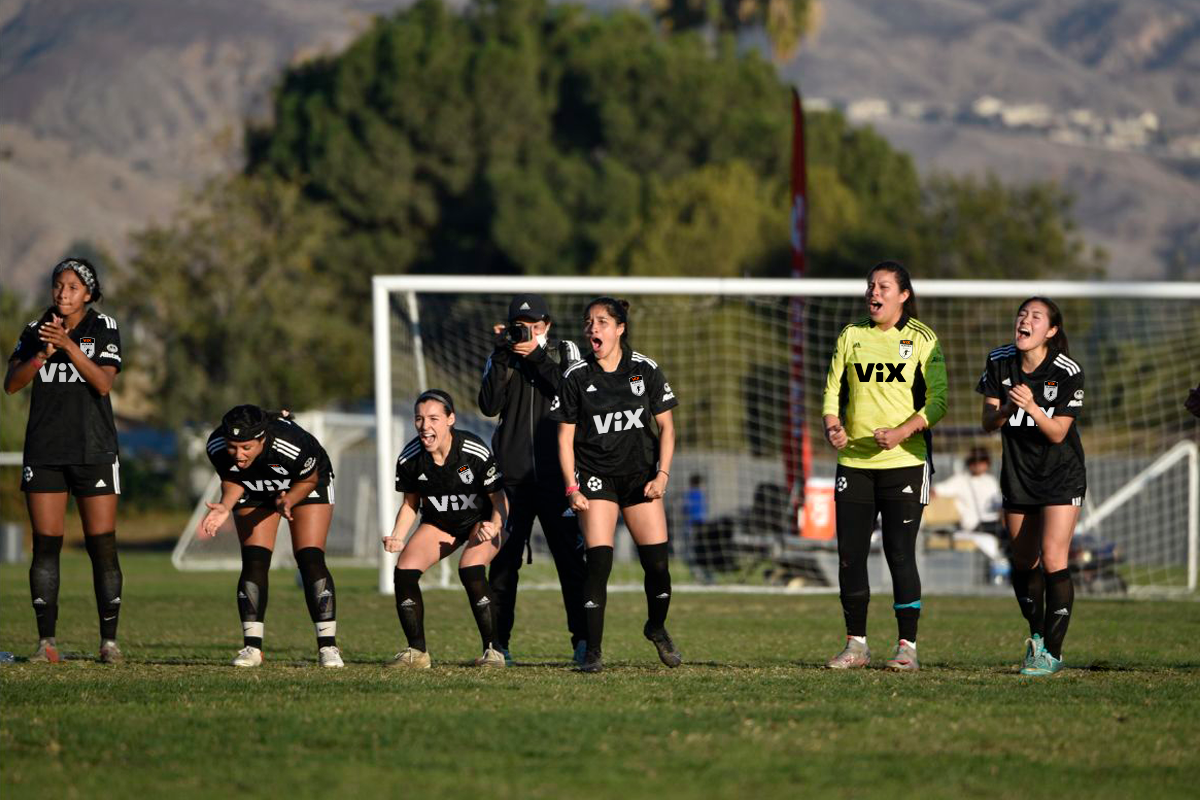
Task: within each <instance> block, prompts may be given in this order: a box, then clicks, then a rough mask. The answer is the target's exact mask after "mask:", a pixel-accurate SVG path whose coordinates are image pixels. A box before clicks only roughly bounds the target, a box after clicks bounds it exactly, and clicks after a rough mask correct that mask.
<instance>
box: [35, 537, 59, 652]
mask: <svg viewBox="0 0 1200 800" xmlns="http://www.w3.org/2000/svg"><path fill="white" fill-rule="evenodd" d="M62 546H63V537H61V536H47V535H46V534H44V533H35V534H33V562H32V563H31V564H30V565H29V597H30V599H31V600H32V601H33V616H34V617H35V618H36V619H37V629H38V638H39V639H52V638H54V626H55V625H56V624H57V623H58V559H59V554H60V553H62Z"/></svg>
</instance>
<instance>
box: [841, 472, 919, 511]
mask: <svg viewBox="0 0 1200 800" xmlns="http://www.w3.org/2000/svg"><path fill="white" fill-rule="evenodd" d="M833 497H834V500H835V501H836V502H839V503H878V502H881V501H882V502H886V501H892V502H897V501H901V502H902V501H910V502H914V503H920V504H921V505H928V504H929V464H928V463H926V464H923V465H921V466H915V467H892V468H891V469H863V468H861V467H845V466H842V465H841V464H838V468H837V478H836V480H835V482H834V492H833Z"/></svg>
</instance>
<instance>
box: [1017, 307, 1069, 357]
mask: <svg viewBox="0 0 1200 800" xmlns="http://www.w3.org/2000/svg"><path fill="white" fill-rule="evenodd" d="M1030 303H1041V304H1042V305H1044V306H1045V307H1046V310H1047V311H1049V312H1050V327H1051V328H1058V332H1057V333H1055V334H1054V335H1053V336H1051V337H1050V340H1049V341H1050V346H1051V347H1052V348H1054V349H1055V350H1057V351H1058V352H1060V353H1062V354H1063V355H1064V356H1069V355H1071V351H1070V347H1069V345H1068V344H1067V327H1066V325H1064V324H1063V313H1062V309H1060V308H1059V307H1058V303H1055V302H1054V301H1053V300H1051V299H1050V298H1049V297H1042V296H1041V295H1034V296H1033V297H1030V298H1028V299H1026V300H1025V302H1024V303H1021V305H1020V306H1018V307H1017V313H1018V314H1020V313H1021V310H1022V309H1024V308H1025V306H1027V305H1029V304H1030Z"/></svg>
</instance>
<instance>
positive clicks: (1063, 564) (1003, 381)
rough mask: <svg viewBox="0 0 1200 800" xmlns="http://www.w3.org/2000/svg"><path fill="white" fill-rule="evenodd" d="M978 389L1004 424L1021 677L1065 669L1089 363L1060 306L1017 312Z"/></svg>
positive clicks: (987, 420) (1003, 478) (1004, 488)
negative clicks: (1073, 348)
mask: <svg viewBox="0 0 1200 800" xmlns="http://www.w3.org/2000/svg"><path fill="white" fill-rule="evenodd" d="M978 391H979V393H980V394H982V395H983V398H984V403H983V429H984V430H985V431H989V432H990V431H995V430H1000V431H1001V437H1000V438H1001V442H1002V443H1003V445H1004V462H1003V465H1002V467H1001V472H1000V491H1001V494H1002V495H1003V497H1004V523H1005V527H1007V528H1008V532H1009V535H1010V536H1011V537H1012V561H1013V570H1012V583H1013V591H1014V592H1015V593H1016V595H1017V602H1018V603H1020V605H1021V613H1022V614H1023V615H1024V616H1025V619H1026V620H1028V622H1029V638H1028V639H1027V640H1026V642H1025V663H1024V666H1023V667H1022V668H1021V674H1022V675H1034V676H1041V675H1053V674H1054V673H1056V672H1058V671H1059V670H1061V669H1062V665H1063V662H1062V645H1063V638H1064V637H1065V636H1066V635H1067V625H1068V624H1069V623H1070V622H1071V610H1072V604H1073V602H1074V599H1075V588H1074V586H1073V585H1072V583H1071V571H1070V570H1069V569H1068V566H1067V553H1068V550H1069V549H1070V546H1071V536H1072V535H1073V534H1074V532H1075V523H1076V521H1077V520H1078V519H1079V509H1080V507H1081V506H1082V505H1083V497H1084V494H1085V493H1086V491H1087V471H1086V469H1085V468H1084V459H1083V444H1082V442H1080V440H1079V429H1078V426H1077V425H1075V424H1074V423H1075V420H1076V419H1078V417H1079V415H1080V413H1081V412H1082V411H1083V369H1082V368H1081V367H1080V366H1079V363H1078V362H1076V361H1074V360H1073V359H1072V358H1071V357H1070V355H1069V354H1068V349H1067V332H1066V329H1065V328H1064V327H1063V316H1062V312H1061V311H1060V310H1059V308H1058V306H1057V305H1055V304H1054V303H1053V302H1052V301H1050V300H1048V299H1046V298H1044V297H1031V298H1029V299H1028V300H1026V301H1025V302H1024V303H1022V304H1021V306H1020V308H1019V309H1017V320H1016V325H1015V333H1014V341H1013V343H1012V344H1008V345H1004V346H1003V347H999V348H997V349H995V350H993V351H992V352H991V353H990V354H989V355H988V361H987V364H986V366H985V368H984V372H983V377H982V378H980V380H979V386H978Z"/></svg>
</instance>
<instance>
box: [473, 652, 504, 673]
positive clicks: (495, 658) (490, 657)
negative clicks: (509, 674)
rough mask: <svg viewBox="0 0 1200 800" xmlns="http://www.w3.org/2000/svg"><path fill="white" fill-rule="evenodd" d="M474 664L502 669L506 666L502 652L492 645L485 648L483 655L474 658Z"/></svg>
mask: <svg viewBox="0 0 1200 800" xmlns="http://www.w3.org/2000/svg"><path fill="white" fill-rule="evenodd" d="M475 666H477V667H493V668H497V669H504V667H505V666H506V664H505V663H504V653H501V652H500V651H499V650H497V649H495V648H494V647H489V648H488V649H487V650H484V651H483V655H481V656H480V657H479V658H477V659H475Z"/></svg>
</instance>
